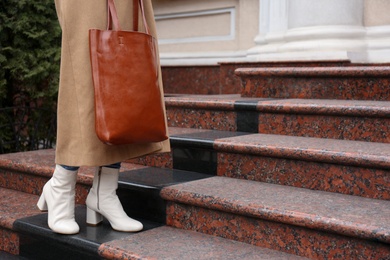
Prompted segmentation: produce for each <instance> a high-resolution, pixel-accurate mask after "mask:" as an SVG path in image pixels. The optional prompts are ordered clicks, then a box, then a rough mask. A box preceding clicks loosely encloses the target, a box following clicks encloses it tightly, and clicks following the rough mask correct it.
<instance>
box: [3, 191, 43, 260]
mask: <svg viewBox="0 0 390 260" xmlns="http://www.w3.org/2000/svg"><path fill="white" fill-rule="evenodd" d="M37 201H38V196H35V195H31V194H27V193H23V192H19V191H15V190H9V189H4V188H0V250H1V251H6V252H8V253H11V254H15V255H17V254H19V242H20V241H19V235H18V234H17V233H16V232H14V231H12V229H13V223H14V222H15V221H16V220H17V219H20V218H24V217H29V216H33V215H37V214H41V213H42V212H40V211H39V210H38V208H37V207H36V203H37Z"/></svg>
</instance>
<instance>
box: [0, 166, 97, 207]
mask: <svg viewBox="0 0 390 260" xmlns="http://www.w3.org/2000/svg"><path fill="white" fill-rule="evenodd" d="M48 180H49V178H47V177H41V176H36V175H33V174H28V173H27V174H26V173H21V172H13V171H10V170H2V169H0V187H3V188H7V189H12V190H17V191H22V192H25V193H29V194H34V195H40V194H41V193H42V188H43V186H44V185H45V183H46V182H47V181H48ZM89 188H90V187H89V186H88V185H84V184H80V183H78V184H77V186H76V203H77V204H85V199H86V198H87V195H88V191H89Z"/></svg>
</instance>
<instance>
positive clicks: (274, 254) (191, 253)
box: [99, 227, 305, 260]
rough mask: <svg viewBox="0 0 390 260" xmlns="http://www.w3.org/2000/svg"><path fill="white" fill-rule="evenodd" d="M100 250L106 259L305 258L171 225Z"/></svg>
mask: <svg viewBox="0 0 390 260" xmlns="http://www.w3.org/2000/svg"><path fill="white" fill-rule="evenodd" d="M99 253H100V255H101V256H103V257H104V258H105V259H118V260H119V259H121V260H125V259H126V260H127V259H172V260H174V259H175V260H184V259H185V260H198V259H210V260H215V259H224V260H236V259H248V260H249V259H264V260H269V259H275V260H276V259H280V260H282V259H286V260H288V259H305V258H302V257H298V256H294V255H289V254H286V253H282V252H278V251H274V250H270V249H266V248H260V247H256V246H252V245H248V244H245V243H240V242H236V241H232V240H228V239H223V238H220V237H215V236H208V235H204V234H201V233H196V232H191V231H184V230H180V229H175V228H171V227H160V228H155V229H152V230H149V231H146V232H142V233H138V234H135V235H132V236H129V237H127V238H124V239H122V240H115V241H110V242H108V243H104V244H102V245H101V246H100V248H99Z"/></svg>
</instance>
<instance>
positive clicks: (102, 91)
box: [89, 0, 168, 145]
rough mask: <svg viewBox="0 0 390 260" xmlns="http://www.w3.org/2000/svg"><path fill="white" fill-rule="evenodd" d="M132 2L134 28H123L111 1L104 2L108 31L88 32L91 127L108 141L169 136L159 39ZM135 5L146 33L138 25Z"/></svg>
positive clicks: (117, 142) (153, 139) (128, 141)
mask: <svg viewBox="0 0 390 260" xmlns="http://www.w3.org/2000/svg"><path fill="white" fill-rule="evenodd" d="M133 3H134V17H135V18H134V27H135V28H134V31H121V27H120V25H119V20H118V16H117V12H116V8H115V3H114V0H108V4H107V19H108V22H107V30H98V29H90V30H89V40H90V55H91V65H92V77H93V85H94V90H95V128H96V134H97V136H98V138H99V139H100V140H101V141H102V142H104V143H106V144H115V145H121V144H134V143H150V142H160V141H163V140H166V139H167V138H168V136H167V133H166V123H165V117H164V109H163V105H164V104H163V99H162V97H161V91H160V87H159V82H158V76H159V75H158V73H159V71H160V70H159V67H158V66H159V62H158V54H157V40H156V39H155V38H154V37H153V36H151V35H150V33H149V27H148V24H147V22H146V18H145V12H144V6H143V1H142V0H134V1H133ZM139 9H140V10H141V14H142V18H143V22H144V27H145V30H146V32H139V31H138V28H137V27H138V10H139ZM112 25H114V26H112ZM113 27H114V28H113Z"/></svg>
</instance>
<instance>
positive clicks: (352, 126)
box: [258, 113, 390, 143]
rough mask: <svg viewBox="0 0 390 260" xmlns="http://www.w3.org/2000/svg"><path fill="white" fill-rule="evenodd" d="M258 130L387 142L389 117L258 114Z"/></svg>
mask: <svg viewBox="0 0 390 260" xmlns="http://www.w3.org/2000/svg"><path fill="white" fill-rule="evenodd" d="M258 132H259V133H263V134H277V135H290V136H305V137H317V138H331V139H341V140H354V141H367V142H381V143H390V118H367V117H348V116H326V115H297V114H271V113H262V114H259V131H258Z"/></svg>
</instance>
